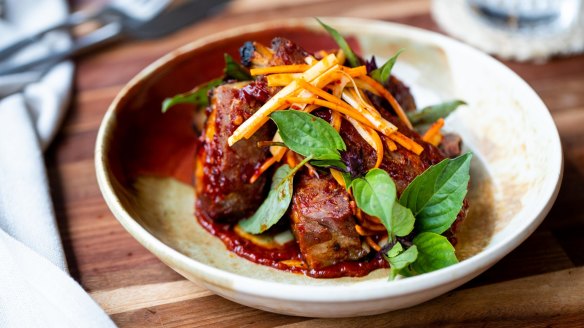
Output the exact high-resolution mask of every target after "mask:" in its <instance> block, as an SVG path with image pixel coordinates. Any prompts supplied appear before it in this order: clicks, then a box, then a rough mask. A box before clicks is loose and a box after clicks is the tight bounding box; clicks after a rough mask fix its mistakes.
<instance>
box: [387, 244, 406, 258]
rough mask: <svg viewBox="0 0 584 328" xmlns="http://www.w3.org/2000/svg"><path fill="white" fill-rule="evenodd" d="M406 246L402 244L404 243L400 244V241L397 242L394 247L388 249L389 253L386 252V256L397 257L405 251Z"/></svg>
mask: <svg viewBox="0 0 584 328" xmlns="http://www.w3.org/2000/svg"><path fill="white" fill-rule="evenodd" d="M403 251H404V248H403V246H402V244H400V243H399V242H396V243H395V245H393V247H392V248H391V249H390V250H389V251H387V253H385V256H387V257H396V256H398V255H399V253H401V252H403Z"/></svg>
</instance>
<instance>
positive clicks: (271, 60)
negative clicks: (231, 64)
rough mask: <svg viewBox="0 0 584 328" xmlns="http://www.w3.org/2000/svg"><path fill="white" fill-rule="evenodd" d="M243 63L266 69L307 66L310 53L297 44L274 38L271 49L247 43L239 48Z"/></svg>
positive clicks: (254, 43)
mask: <svg viewBox="0 0 584 328" xmlns="http://www.w3.org/2000/svg"><path fill="white" fill-rule="evenodd" d="M239 54H240V55H241V63H242V64H243V65H244V66H246V67H265V66H278V65H291V64H305V62H304V58H305V57H306V56H308V55H309V53H308V52H307V51H306V50H304V49H303V48H301V47H300V46H298V45H297V44H296V43H294V42H292V41H290V40H288V39H285V38H274V39H273V40H272V44H271V49H268V48H266V47H265V46H264V45H262V44H261V43H258V42H246V43H244V44H243V46H242V47H241V48H239Z"/></svg>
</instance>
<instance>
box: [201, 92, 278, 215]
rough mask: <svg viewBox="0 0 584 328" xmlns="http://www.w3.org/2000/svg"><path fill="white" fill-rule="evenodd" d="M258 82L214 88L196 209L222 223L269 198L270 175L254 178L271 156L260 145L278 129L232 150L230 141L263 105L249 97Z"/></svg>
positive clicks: (270, 129)
mask: <svg viewBox="0 0 584 328" xmlns="http://www.w3.org/2000/svg"><path fill="white" fill-rule="evenodd" d="M255 83H256V82H251V84H250V83H248V82H243V83H241V82H240V83H234V84H224V85H221V86H219V87H217V88H215V89H214V90H213V94H212V96H211V97H210V104H211V106H210V111H209V116H208V118H207V122H206V124H205V131H204V132H203V135H202V139H203V140H202V147H201V148H200V151H199V153H198V155H197V156H198V157H197V164H196V169H195V179H196V183H195V186H196V188H195V190H196V196H197V199H196V207H197V211H198V212H199V213H200V214H203V215H205V216H206V217H208V218H210V219H213V220H219V221H222V222H235V221H237V220H239V219H241V218H244V217H246V216H248V215H249V214H251V213H253V212H254V211H255V210H256V209H257V208H258V206H259V205H260V204H261V203H262V201H263V199H264V198H265V195H266V179H267V178H266V176H267V175H262V176H261V177H260V178H259V179H258V180H257V181H255V182H254V183H253V184H250V183H249V180H250V178H251V177H252V175H253V174H254V172H255V171H256V169H258V167H259V166H260V165H261V163H262V162H263V161H265V160H266V159H267V158H268V156H269V151H268V149H266V148H258V147H257V142H258V141H261V140H271V138H272V136H273V135H274V133H275V126H274V125H272V124H266V125H264V126H263V127H262V128H261V129H260V130H258V131H257V133H255V134H254V136H253V137H251V138H249V139H243V140H240V141H238V142H237V143H236V144H234V145H233V146H232V147H229V145H228V144H227V139H228V138H229V136H230V135H231V134H232V133H233V131H235V129H236V128H237V127H238V125H239V124H241V123H242V122H244V121H245V120H246V119H248V118H249V117H250V116H251V115H252V114H253V113H254V112H255V111H256V110H257V109H258V108H259V107H260V106H261V105H262V102H261V101H260V100H258V99H257V98H255V97H252V96H250V95H249V94H248V93H246V92H245V91H246V90H249V89H253V88H254V87H256V86H255V85H254V84H255Z"/></svg>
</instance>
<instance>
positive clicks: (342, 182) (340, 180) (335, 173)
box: [330, 169, 346, 188]
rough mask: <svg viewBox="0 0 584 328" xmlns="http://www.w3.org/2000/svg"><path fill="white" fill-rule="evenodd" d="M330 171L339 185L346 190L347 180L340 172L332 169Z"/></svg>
mask: <svg viewBox="0 0 584 328" xmlns="http://www.w3.org/2000/svg"><path fill="white" fill-rule="evenodd" d="M330 171H331V175H332V176H333V178H334V179H335V180H336V181H337V183H338V184H339V185H340V186H341V187H343V188H346V186H345V179H343V176H342V175H341V172H339V171H337V170H335V169H330Z"/></svg>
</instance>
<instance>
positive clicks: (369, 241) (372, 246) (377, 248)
mask: <svg viewBox="0 0 584 328" xmlns="http://www.w3.org/2000/svg"><path fill="white" fill-rule="evenodd" d="M365 242H366V243H367V245H369V246H371V248H373V249H374V250H376V251H378V252H379V251H380V250H381V247H380V246H379V245H377V243H376V242H375V241H373V239H371V237H369V236H367V237H365Z"/></svg>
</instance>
